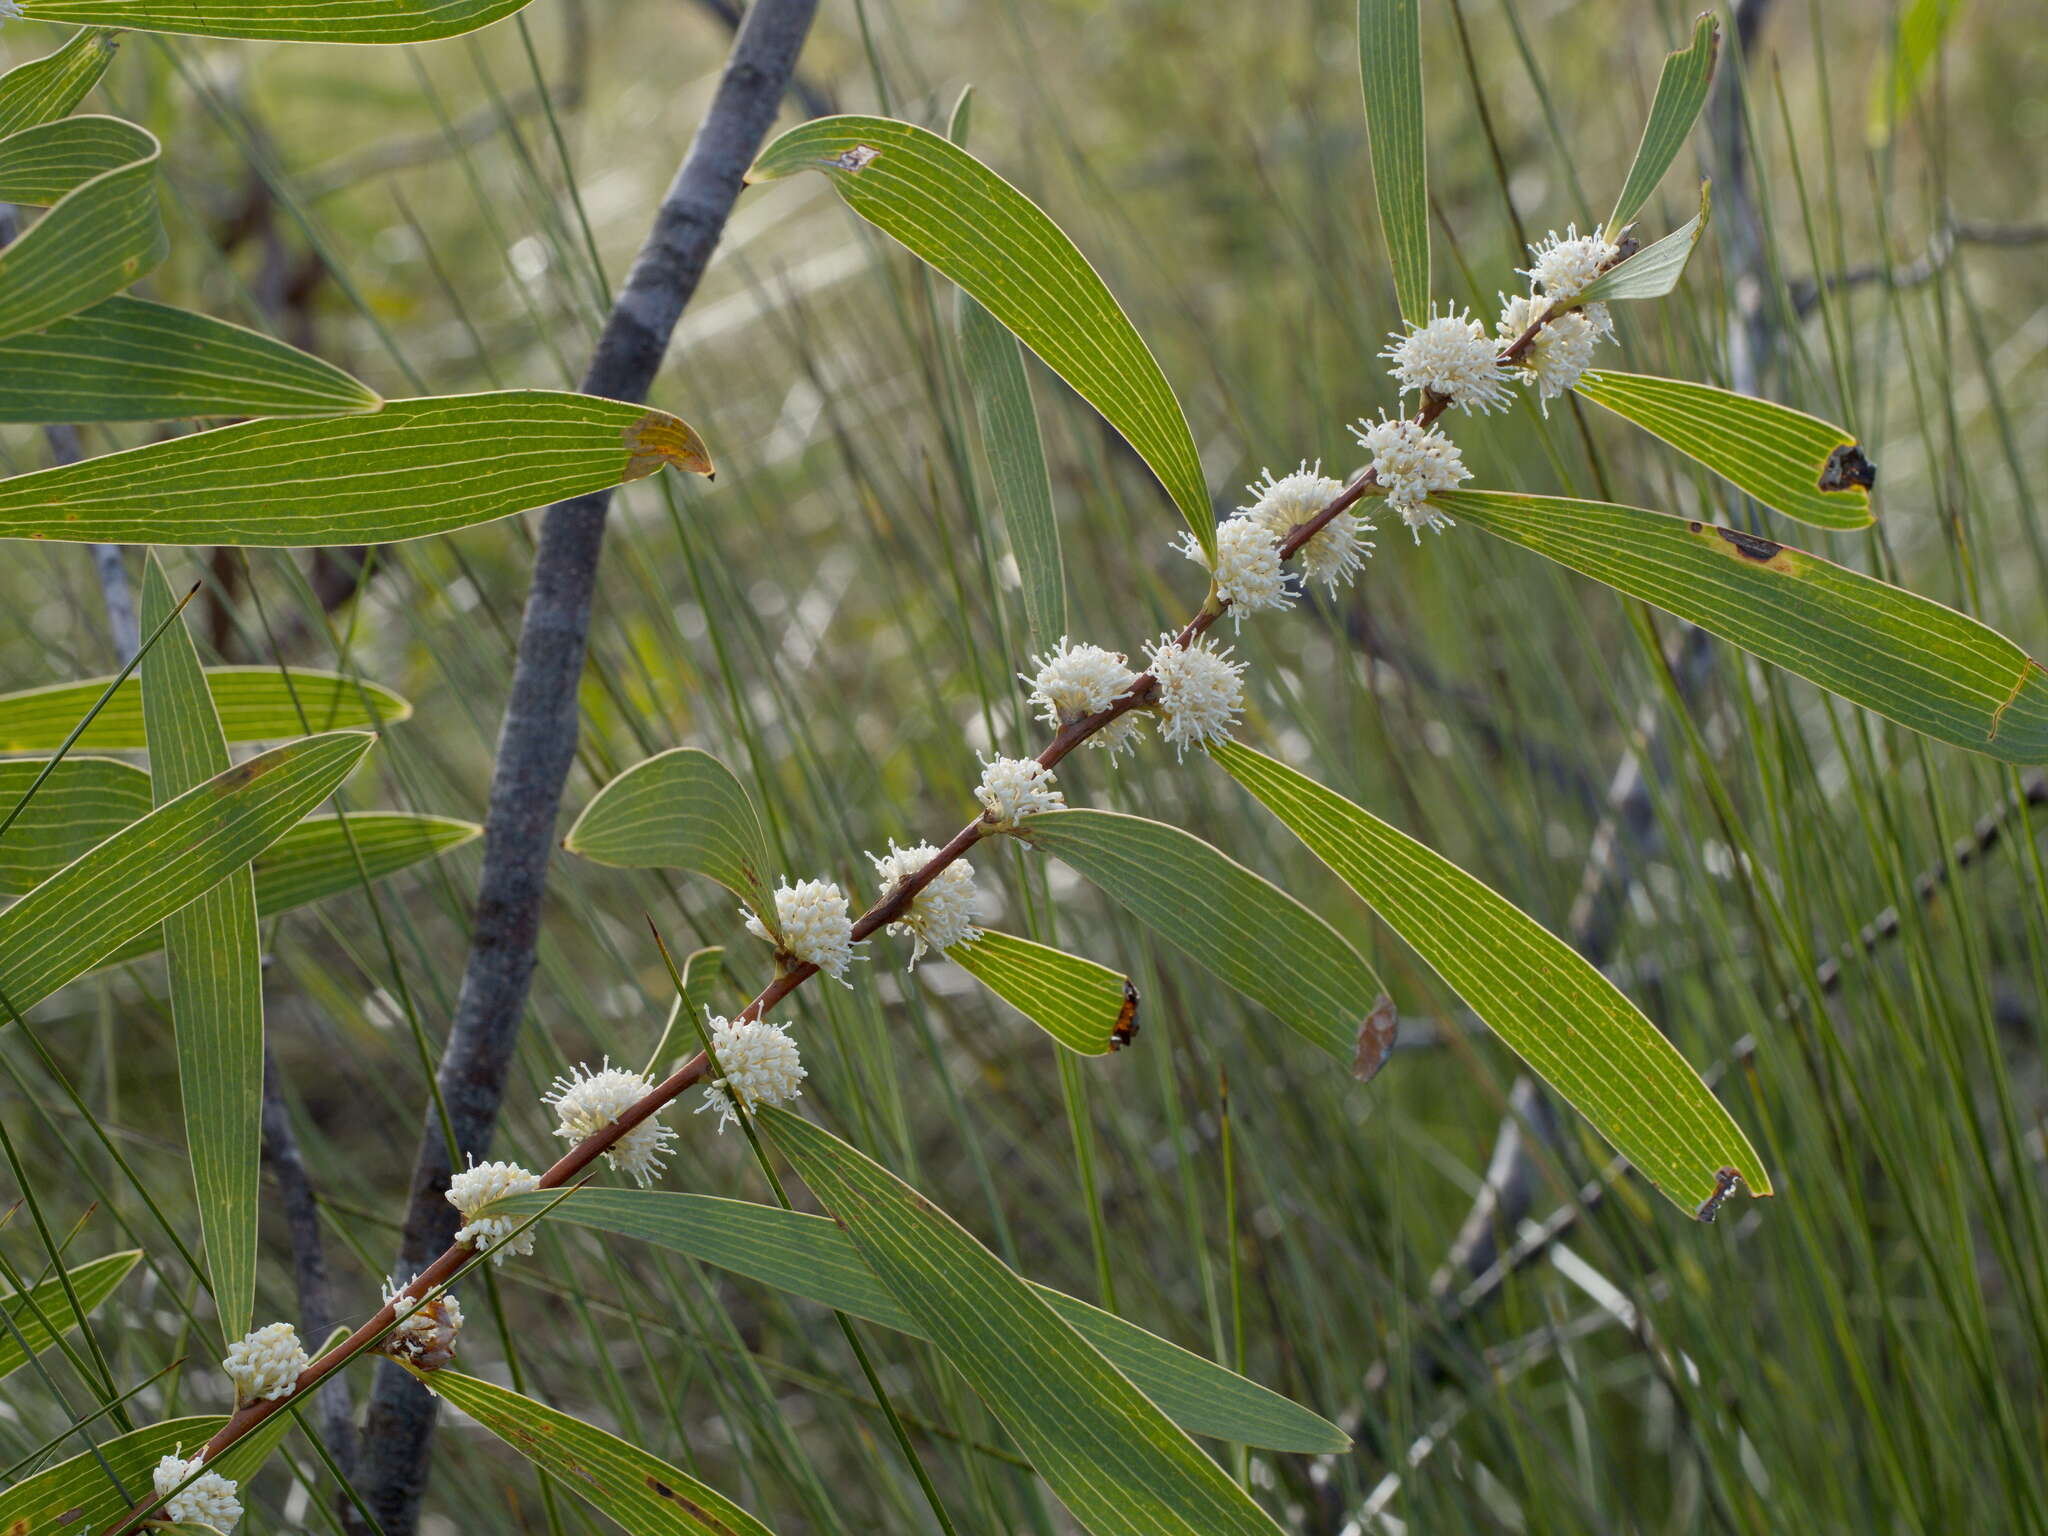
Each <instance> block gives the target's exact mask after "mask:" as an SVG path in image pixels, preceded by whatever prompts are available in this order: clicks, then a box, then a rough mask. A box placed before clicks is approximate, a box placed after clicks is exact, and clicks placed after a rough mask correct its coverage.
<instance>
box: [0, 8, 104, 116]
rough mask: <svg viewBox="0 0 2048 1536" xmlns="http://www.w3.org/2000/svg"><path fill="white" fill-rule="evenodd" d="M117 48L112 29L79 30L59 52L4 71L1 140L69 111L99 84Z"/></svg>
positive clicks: (0, 86)
mask: <svg viewBox="0 0 2048 1536" xmlns="http://www.w3.org/2000/svg"><path fill="white" fill-rule="evenodd" d="M114 48H115V42H114V34H113V33H112V32H107V31H82V32H74V33H72V34H71V36H70V37H69V38H68V39H67V40H66V41H65V43H64V46H63V47H62V48H59V49H58V50H57V51H56V52H55V53H52V54H49V55H47V56H45V57H43V58H40V59H30V60H29V61H28V62H27V63H26V64H18V65H16V66H15V67H14V68H13V69H10V70H8V71H7V73H6V74H4V75H0V138H5V137H6V136H7V135H9V134H11V133H18V132H20V131H21V130H22V129H23V128H33V127H35V126H36V124H38V123H49V122H55V121H56V120H57V119H58V118H60V117H63V116H65V115H66V114H67V113H69V112H70V110H71V109H72V108H73V107H75V106H77V105H78V104H79V103H80V102H81V101H83V100H85V97H86V93H87V92H88V91H90V90H91V89H92V88H93V87H94V86H95V85H98V84H99V82H100V76H102V75H104V74H105V73H106V72H107V66H108V65H109V64H111V63H113V61H114Z"/></svg>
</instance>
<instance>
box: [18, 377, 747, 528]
mask: <svg viewBox="0 0 2048 1536" xmlns="http://www.w3.org/2000/svg"><path fill="white" fill-rule="evenodd" d="M664 464H670V465H673V466H675V467H676V468H678V469H682V470H686V471H690V472H692V473H698V474H708V473H709V472H710V468H711V463H710V460H709V459H708V458H707V457H705V455H704V445H703V443H702V442H701V441H700V440H699V439H698V437H697V434H696V433H695V432H694V431H692V430H691V429H690V427H689V426H687V425H686V424H685V423H683V422H682V421H679V420H678V419H677V418H675V417H673V416H671V415H669V414H668V413H667V412H665V411H654V410H649V409H648V408H647V407H645V406H640V405H630V404H627V403H626V402H624V401H620V400H600V399H597V398H594V397H592V396H590V395H579V394H571V393H568V392H566V391H561V390H546V389H517V390H502V391H499V392H497V393H494V394H483V395H448V396H442V397H438V398H429V399H424V400H394V401H392V402H390V403H389V404H388V405H386V406H385V407H384V409H383V410H381V411H377V412H375V413H373V414H370V415H363V416H336V417H329V418H326V419H323V420H319V421H248V422H242V423H239V424H237V425H235V426H229V427H216V428H215V429H214V430H212V431H210V432H195V433H192V434H191V435H189V436H186V437H179V438H173V439H171V440H170V441H168V442H161V443H150V444H147V445H145V446H144V447H140V448H130V449H128V450H127V451H126V452H124V453H110V454H106V455H104V456H103V457H100V458H96V459H86V460H85V461H83V462H82V463H78V464H65V465H59V466H58V467H56V468H54V469H43V470H37V471H36V472H35V473H33V474H27V475H16V476H15V477H14V478H13V479H11V480H0V538H17V539H20V538H38V539H68V540H84V541H91V542H95V543H112V544H249V545H273V546H295V545H319V544H381V543H388V542H390V541H393V540H397V539H416V538H422V537H424V536H426V535H428V534H434V533H446V532H448V531H449V530H450V529H454V528H466V527H469V526H471V525H472V524H476V523H486V522H490V521H492V520H493V519H495V518H500V517H506V516H509V515H510V514H512V513H514V512H523V511H526V510H527V509H528V508H531V507H539V506H545V505H546V504H548V503H549V502H554V501H560V500H562V499H564V498H565V497H570V496H578V495H582V494H583V493H585V492H588V491H600V490H605V489H608V488H610V487H612V486H615V485H620V484H623V483H624V482H626V481H628V480H638V479H641V478H643V477H644V476H647V475H651V474H653V473H654V472H655V471H656V470H658V469H660V468H661V467H662V466H663V465H664Z"/></svg>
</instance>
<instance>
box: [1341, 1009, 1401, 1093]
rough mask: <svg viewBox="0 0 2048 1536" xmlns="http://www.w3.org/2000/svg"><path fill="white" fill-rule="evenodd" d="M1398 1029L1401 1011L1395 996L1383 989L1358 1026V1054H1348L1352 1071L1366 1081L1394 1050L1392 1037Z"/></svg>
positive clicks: (1383, 1064)
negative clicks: (1396, 1006) (1395, 1003)
mask: <svg viewBox="0 0 2048 1536" xmlns="http://www.w3.org/2000/svg"><path fill="white" fill-rule="evenodd" d="M1400 1032H1401V1015H1400V1013H1399V1012H1398V1011H1396V1009H1395V1007H1394V1000H1393V999H1392V998H1391V997H1389V996H1387V994H1386V993H1384V992H1382V993H1381V994H1380V995H1379V996H1378V997H1377V998H1375V999H1374V1000H1373V1005H1372V1012H1371V1013H1368V1014H1367V1015H1366V1016H1365V1022H1364V1023H1363V1024H1361V1025H1359V1026H1358V1054H1357V1055H1355V1056H1353V1057H1352V1058H1351V1075H1352V1076H1353V1077H1355V1078H1357V1079H1358V1080H1359V1081H1360V1082H1361V1083H1369V1082H1371V1081H1372V1080H1373V1079H1374V1078H1376V1077H1378V1076H1379V1075H1380V1068H1381V1067H1384V1066H1385V1065H1386V1064H1387V1058H1388V1057H1389V1056H1391V1055H1393V1054H1394V1040H1395V1037H1396V1036H1398V1035H1399V1034H1400Z"/></svg>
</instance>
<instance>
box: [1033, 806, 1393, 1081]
mask: <svg viewBox="0 0 2048 1536" xmlns="http://www.w3.org/2000/svg"><path fill="white" fill-rule="evenodd" d="M1025 832H1026V833H1027V834H1028V837H1029V841H1030V843H1031V845H1032V846H1033V847H1034V848H1039V849H1042V850H1044V851H1045V852H1047V853H1050V854H1053V855H1055V856H1057V857H1058V858H1060V859H1061V860H1063V861H1064V862H1066V863H1068V864H1071V865H1072V866H1073V867H1074V868H1075V869H1077V870H1079V871H1080V872H1081V873H1082V874H1084V875H1086V876H1087V877H1088V878H1089V880H1091V881H1093V882H1094V883H1095V884H1096V885H1097V886H1100V887H1101V888H1102V890H1103V891H1104V892H1106V893H1107V894H1108V895H1109V896H1110V897H1111V899H1113V900H1114V901H1116V902H1117V904H1118V905H1120V906H1122V907H1123V908H1124V909H1125V910H1126V911H1128V912H1130V913H1131V915H1132V916H1134V917H1136V918H1137V919H1138V920H1139V921H1140V922H1142V923H1144V924H1145V926H1146V927H1148V928H1150V929H1151V930H1152V931H1153V932H1154V933H1156V934H1157V935H1158V936H1159V937H1160V938H1162V939H1164V940H1166V941H1167V942H1168V943H1169V944H1172V945H1174V946H1175V947H1176V948H1178V949H1179V950H1180V951H1181V952H1182V953H1183V954H1185V955H1187V956H1188V957H1189V958H1190V959H1192V960H1194V961H1195V962H1196V963H1197V964H1199V965H1201V966H1203V967H1204V968H1206V969H1207V970H1209V971H1211V972H1213V973H1214V974H1215V975H1216V976H1218V977H1220V978H1221V979H1222V980H1224V981H1226V982H1228V983H1229V984H1230V985H1231V986H1233V987H1235V988H1236V989H1237V990H1238V991H1240V992H1242V993H1243V994H1244V995H1245V996H1246V997H1249V998H1250V999H1252V1001H1254V1002H1256V1003H1259V1004H1261V1005H1263V1006H1264V1007H1266V1008H1268V1009H1270V1010H1271V1011H1272V1012H1273V1014H1274V1015H1276V1016H1277V1017H1278V1018H1279V1019H1280V1021H1281V1022H1282V1023H1283V1024H1286V1025H1287V1026H1288V1027H1289V1028H1291V1029H1293V1030H1294V1031H1296V1032H1297V1033H1298V1034H1300V1035H1301V1036H1302V1037H1303V1038H1305V1039H1307V1040H1308V1041H1310V1042H1311V1043H1312V1044H1314V1045H1317V1046H1320V1047H1321V1048H1322V1049H1323V1050H1325V1051H1327V1052H1328V1053H1329V1054H1330V1055H1332V1056H1334V1057H1336V1058H1337V1060H1339V1061H1341V1062H1343V1063H1344V1064H1345V1065H1347V1066H1348V1065H1350V1063H1351V1061H1352V1059H1353V1057H1354V1056H1356V1054H1357V1051H1358V1031H1359V1029H1360V1027H1361V1026H1363V1025H1364V1023H1365V1021H1366V1018H1367V1016H1368V1015H1369V1014H1371V1012H1372V1011H1373V1005H1374V1004H1375V1003H1376V1002H1377V1001H1378V999H1379V995H1380V991H1381V988H1380V984H1379V979H1378V978H1377V977H1376V976H1374V975H1373V972H1372V968H1371V967H1370V966H1368V965H1367V964H1366V963H1365V961H1363V960H1362V959H1360V958H1359V956H1358V952H1357V951H1356V950H1354V949H1353V948H1352V947H1351V946H1350V945H1349V944H1347V943H1345V941H1344V940H1343V938H1342V937H1340V936H1339V935H1338V933H1337V931H1336V930H1335V929H1333V928H1332V927H1331V926H1330V925H1329V924H1328V923H1326V922H1324V921H1323V920H1322V919H1321V918H1320V917H1318V916H1316V914H1315V913H1313V912H1311V911H1310V910H1309V909H1308V908H1307V907H1305V906H1303V905H1302V904H1301V903H1300V902H1298V901H1296V900H1295V899H1294V898H1293V897H1292V896H1289V895H1288V894H1287V893H1286V892H1285V891H1283V890H1281V889H1280V888H1279V887H1278V886H1276V885H1274V884H1273V883H1272V882H1271V881H1269V880H1266V879H1264V878H1263V877H1261V876H1259V875H1256V874H1254V873H1252V871H1250V870H1249V869H1246V868H1245V867H1244V866H1243V865H1242V864H1239V863H1238V862H1237V861H1236V860H1234V859H1231V858H1229V857H1227V856H1226V855H1224V854H1223V853H1221V852H1219V851H1218V850H1216V849H1215V848H1212V847H1211V846H1210V845H1209V844H1207V843H1205V842H1203V841H1202V840H1201V839H1200V838H1199V837H1196V836H1194V835H1193V834H1192V833H1189V832H1183V831H1182V830H1181V829H1180V828H1178V827H1170V826H1167V825H1166V824H1165V823H1163V822H1157V821H1147V820H1145V819H1144V818H1142V817H1138V816H1125V815H1121V814H1119V813H1117V812H1114V811H1089V810H1071V811H1045V812H1042V813H1041V814H1039V815H1037V816H1034V817H1032V818H1031V819H1030V820H1029V821H1028V822H1026V823H1025ZM1276 956H1285V957H1286V963H1285V964H1275V963H1274V961H1275V957H1276Z"/></svg>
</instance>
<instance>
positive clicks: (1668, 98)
mask: <svg viewBox="0 0 2048 1536" xmlns="http://www.w3.org/2000/svg"><path fill="white" fill-rule="evenodd" d="M1720 46H1721V29H1720V26H1719V24H1718V23H1717V22H1716V21H1715V20H1714V17H1713V13H1712V12H1706V13H1703V14H1702V15H1701V16H1700V17H1699V19H1698V20H1697V21H1695V22H1694V23H1693V27H1692V41H1691V42H1690V43H1689V44H1687V45H1686V47H1684V48H1683V49H1681V50H1680V51H1679V52H1677V53H1672V54H1667V55H1666V56H1665V59H1664V68H1663V69H1662V71H1660V72H1659V74H1658V76H1657V94H1656V96H1655V97H1654V98H1653V99H1652V100H1651V102H1650V116H1649V120H1648V121H1647V122H1645V123H1644V124H1643V137H1642V141H1641V142H1640V143H1639V144H1637V145H1636V158H1635V161H1634V163H1632V164H1631V165H1630V166H1629V168H1628V179H1627V180H1626V181H1624V182H1623V183H1622V184H1621V196H1620V197H1618V198H1617V199H1615V203H1614V212H1613V213H1612V214H1611V215H1610V216H1609V217H1608V220H1607V238H1608V239H1609V240H1612V239H1614V238H1615V237H1616V236H1617V235H1618V234H1620V232H1621V230H1622V228H1623V226H1625V225H1626V224H1627V223H1628V222H1629V220H1631V219H1633V218H1634V217H1635V216H1636V214H1637V213H1638V212H1639V211H1640V210H1641V208H1642V206H1643V204H1644V203H1646V202H1648V201H1649V200H1650V194H1651V193H1652V192H1654V191H1656V190H1657V183H1658V182H1660V181H1662V180H1663V179H1664V173H1665V172H1666V171H1668V170H1670V169H1671V162H1672V161H1674V160H1676V159H1677V158H1678V152H1679V151H1680V150H1681V149H1683V148H1684V147H1685V141H1686V139H1687V138H1688V137H1689V136H1690V135H1691V133H1692V125H1693V124H1694V123H1695V122H1697V121H1698V120H1699V115H1700V109H1701V108H1702V107H1704V106H1705V105H1706V104H1707V90H1708V87H1710V86H1711V85H1712V84H1713V82H1714V58H1715V55H1716V54H1717V53H1718V52H1719V51H1720Z"/></svg>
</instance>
